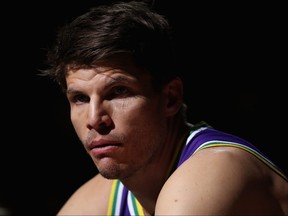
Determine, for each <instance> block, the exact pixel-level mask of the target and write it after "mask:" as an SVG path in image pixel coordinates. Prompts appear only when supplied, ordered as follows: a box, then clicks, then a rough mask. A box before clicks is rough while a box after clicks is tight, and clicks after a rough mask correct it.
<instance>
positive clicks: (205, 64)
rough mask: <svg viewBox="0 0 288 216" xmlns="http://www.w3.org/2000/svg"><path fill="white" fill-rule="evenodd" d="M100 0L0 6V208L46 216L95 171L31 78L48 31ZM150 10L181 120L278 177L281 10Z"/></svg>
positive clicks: (56, 100)
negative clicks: (180, 99) (181, 101)
mask: <svg viewBox="0 0 288 216" xmlns="http://www.w3.org/2000/svg"><path fill="white" fill-rule="evenodd" d="M101 2H102V1H97V0H94V1H80V2H77V1H75V2H72V1H67V2H65V1H61V2H60V1H59V2H53V1H38V2H36V3H33V4H32V3H27V2H25V3H23V2H22V3H17V2H10V3H7V4H6V6H5V7H3V8H2V13H1V52H2V53H1V54H2V55H1V63H2V67H1V69H2V71H1V81H2V82H1V83H2V85H1V92H2V96H4V97H2V99H3V100H2V106H1V113H2V119H1V123H2V125H1V126H2V129H1V131H2V143H1V147H0V154H1V155H0V156H1V157H0V160H1V161H0V168H1V177H0V206H2V207H4V208H6V209H8V210H9V211H10V212H11V214H13V215H26V214H27V215H55V214H56V212H57V211H58V210H59V208H60V207H61V206H62V205H63V203H64V202H65V201H66V199H67V198H68V197H69V196H70V195H71V193H72V192H73V191H74V190H75V189H76V188H77V187H79V186H80V185H81V184H82V183H83V182H84V181H86V180H88V179H89V178H90V177H92V176H93V175H94V174H96V173H97V170H96V168H95V167H94V165H93V164H92V160H91V159H90V158H89V157H88V156H87V155H86V153H85V152H84V149H83V147H82V144H81V143H80V142H79V141H78V138H77V137H76V135H75V133H74V130H73V128H72V126H71V124H70V120H69V107H68V103H67V101H66V98H65V97H64V95H62V93H61V92H60V89H58V86H56V85H55V84H54V83H53V82H52V81H51V80H48V79H47V78H44V77H41V76H38V75H37V74H38V73H39V71H38V70H39V69H43V67H45V64H44V61H45V55H46V51H45V49H46V47H47V46H50V45H51V43H52V42H53V41H54V38H55V36H56V31H57V29H58V27H60V26H61V25H62V24H64V23H65V22H66V21H70V20H71V19H72V18H73V17H75V16H77V15H80V14H82V13H83V12H84V11H86V10H87V9H88V8H90V7H92V6H93V5H96V4H98V3H101ZM60 3H61V5H60ZM155 6H156V7H157V9H158V10H159V12H161V13H162V14H165V15H166V16H167V17H168V18H169V19H170V22H171V24H172V26H173V27H174V30H175V42H176V46H177V51H178V52H179V53H178V57H179V58H178V62H179V70H180V71H181V74H182V76H183V80H184V85H185V95H184V96H185V101H186V103H187V104H188V106H189V110H188V111H189V113H188V118H189V120H190V121H191V122H192V123H196V122H198V121H200V120H205V121H206V122H208V123H209V124H211V125H212V126H214V127H216V128H218V129H221V130H225V131H227V132H230V133H234V134H236V135H239V136H242V137H243V138H246V139H248V140H250V141H251V142H253V143H254V144H255V145H256V146H257V147H259V148H260V149H262V150H263V152H265V153H266V154H267V155H268V156H269V157H270V158H271V159H272V160H273V161H274V162H276V163H277V164H278V165H280V166H281V167H282V168H283V169H284V170H285V171H286V172H287V171H288V167H287V153H286V150H285V149H287V147H286V146H285V145H287V138H286V134H287V132H286V128H287V126H286V118H287V117H286V110H287V109H286V103H287V95H286V94H287V81H286V80H287V79H286V78H285V77H286V74H285V73H287V49H286V44H287V35H286V29H287V22H286V21H284V12H283V9H284V5H276V4H274V5H271V2H267V3H263V2H257V3H254V4H251V3H250V2H249V3H248V2H245V3H242V2H235V3H231V1H230V2H219V1H217V2H215V1H211V2H209V1H204V2H202V3H196V1H184V0H182V1H167V0H156V1H155ZM285 13H286V12H285ZM284 45H285V47H284Z"/></svg>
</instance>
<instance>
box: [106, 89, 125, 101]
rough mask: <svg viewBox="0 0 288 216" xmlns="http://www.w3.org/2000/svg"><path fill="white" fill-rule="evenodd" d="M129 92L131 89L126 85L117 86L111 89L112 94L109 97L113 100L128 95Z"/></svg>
mask: <svg viewBox="0 0 288 216" xmlns="http://www.w3.org/2000/svg"><path fill="white" fill-rule="evenodd" d="M128 93H129V90H128V88H126V87H125V86H116V87H114V88H113V89H112V90H111V92H110V94H109V95H108V99H109V100H112V99H117V98H123V97H125V96H127V95H128Z"/></svg>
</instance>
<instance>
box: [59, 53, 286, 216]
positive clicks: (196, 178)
mask: <svg viewBox="0 0 288 216" xmlns="http://www.w3.org/2000/svg"><path fill="white" fill-rule="evenodd" d="M115 61H116V64H115V65H117V67H116V66H115V65H114V64H108V65H107V64H99V65H97V66H95V67H94V68H93V69H77V70H72V69H71V70H69V73H68V75H67V78H66V81H67V98H68V100H69V103H70V108H71V109H70V111H71V121H72V124H73V126H74V128H75V131H76V133H77V135H78V137H79V139H80V140H81V141H82V143H83V146H84V148H85V149H86V151H87V153H88V155H89V156H90V157H91V159H92V160H93V162H94V163H95V165H96V167H97V169H98V170H99V174H98V175H96V176H95V177H94V178H92V179H91V180H89V181H88V182H86V183H85V184H84V185H83V186H82V187H80V188H79V189H78V190H77V191H76V192H75V193H74V194H73V195H72V196H71V197H70V199H69V200H68V201H67V202H66V203H65V205H64V206H63V207H62V208H61V209H60V211H59V212H58V215H105V214H107V207H108V199H109V193H110V188H111V183H112V179H115V178H117V179H120V180H121V182H122V183H123V184H124V185H125V186H126V187H127V188H129V190H131V191H132V192H133V194H134V195H135V196H136V198H137V199H138V201H139V202H140V203H141V205H142V206H143V207H144V209H145V214H146V215H151V214H152V213H153V212H154V210H155V215H168V214H169V215H203V214H206V215H220V214H221V215H232V214H233V215H237V214H238V215H243V214H252V215H260V214H268V215H269V214H270V213H271V215H275V213H276V214H279V215H288V195H287V194H288V185H287V182H286V181H284V179H282V178H280V176H278V175H277V174H276V173H274V172H273V171H271V170H270V169H268V167H267V166H266V165H265V164H263V163H262V162H260V161H259V160H258V159H257V158H255V157H254V156H252V155H251V154H249V153H248V152H245V151H244V150H241V149H236V148H232V147H216V148H215V147H214V148H208V149H203V150H200V151H199V152H197V153H196V154H195V155H193V156H192V157H191V158H190V159H188V160H187V161H186V162H184V163H183V165H182V166H180V167H179V168H178V169H177V170H176V171H175V172H174V173H173V174H172V175H171V176H170V177H169V178H168V179H167V171H168V167H169V165H170V161H171V157H172V155H173V153H174V151H175V148H176V145H175V143H177V144H180V143H179V140H181V138H182V137H183V136H186V135H187V132H188V131H189V129H190V125H189V124H187V123H186V122H185V121H184V120H183V119H181V118H180V116H179V115H177V113H178V112H179V110H180V108H181V106H182V103H183V101H182V97H183V86H182V82H181V80H179V79H174V80H172V81H171V82H169V83H168V84H167V85H165V86H164V87H163V89H162V90H161V91H160V92H155V90H154V89H153V87H152V86H151V85H150V84H149V83H150V81H151V80H150V77H149V76H148V75H147V74H145V73H142V72H143V71H140V70H139V69H138V68H137V67H135V65H133V64H132V63H131V62H130V61H125V59H124V60H123V59H122V60H121V61H118V60H115ZM119 62H121V67H118V65H119ZM123 62H124V63H123ZM122 64H125V65H124V67H122V66H123V65H122ZM123 68H125V69H123ZM136 72H137V73H136ZM138 72H139V73H138Z"/></svg>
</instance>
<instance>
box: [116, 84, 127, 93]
mask: <svg viewBox="0 0 288 216" xmlns="http://www.w3.org/2000/svg"><path fill="white" fill-rule="evenodd" d="M127 92H128V89H127V88H126V87H124V86H118V87H116V88H114V94H115V95H125V94H127Z"/></svg>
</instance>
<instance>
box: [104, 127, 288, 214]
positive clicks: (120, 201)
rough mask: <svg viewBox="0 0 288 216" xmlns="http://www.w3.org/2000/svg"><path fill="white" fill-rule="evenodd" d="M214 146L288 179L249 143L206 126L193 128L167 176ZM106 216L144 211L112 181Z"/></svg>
mask: <svg viewBox="0 0 288 216" xmlns="http://www.w3.org/2000/svg"><path fill="white" fill-rule="evenodd" d="M216 146H232V147H236V148H241V149H243V150H245V151H247V152H249V153H251V154H253V155H254V156H255V157H257V158H258V159H259V160H261V161H262V162H263V163H265V164H266V165H267V166H269V167H270V168H271V169H273V170H274V171H275V172H276V173H278V174H279V175H280V176H282V177H283V178H284V179H286V181H288V178H287V176H286V175H285V174H284V173H283V171H281V170H280V168H279V167H277V166H276V165H275V164H274V163H273V162H272V161H270V160H269V159H268V157H266V156H265V155H264V154H263V153H262V152H261V151H260V150H259V149H257V148H256V147H255V146H254V145H252V144H251V143H250V142H248V141H246V140H245V139H242V138H240V137H237V136H234V135H232V134H228V133H224V132H221V131H218V130H215V129H213V128H212V127H209V126H208V125H206V124H202V125H200V126H196V127H193V129H192V130H191V131H190V135H189V136H188V138H187V139H186V140H185V141H184V143H183V145H181V146H179V148H178V150H177V151H176V152H175V156H174V162H173V166H171V171H169V175H170V174H171V173H172V172H173V171H175V169H177V167H179V166H180V165H181V164H182V163H183V162H184V161H185V160H187V159H188V158H189V157H191V156H192V155H193V154H194V153H195V152H197V151H199V150H201V149H204V148H209V147H216ZM107 215H117V216H132V215H133V216H135V215H144V211H143V208H142V206H141V205H140V203H139V202H138V201H137V199H136V198H135V197H134V196H133V194H132V193H131V192H130V191H129V190H127V188H125V187H124V185H123V184H122V183H121V182H120V181H119V180H114V182H113V185H112V189H111V193H110V200H109V207H108V212H107Z"/></svg>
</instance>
